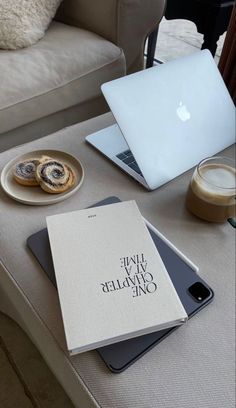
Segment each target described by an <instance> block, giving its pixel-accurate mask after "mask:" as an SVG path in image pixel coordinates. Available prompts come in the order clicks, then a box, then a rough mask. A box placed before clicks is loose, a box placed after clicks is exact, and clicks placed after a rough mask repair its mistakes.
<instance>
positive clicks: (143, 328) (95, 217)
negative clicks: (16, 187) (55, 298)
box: [47, 201, 187, 354]
mask: <svg viewBox="0 0 236 408" xmlns="http://www.w3.org/2000/svg"><path fill="white" fill-rule="evenodd" d="M47 227H48V233H49V239H50V246H51V252H52V256H53V263H54V268H55V274H56V280H57V287H58V292H59V298H60V304H61V310H62V316H63V322H64V328H65V334H66V341H67V347H68V350H69V352H70V353H71V354H76V353H81V352H84V351H88V350H91V349H95V348H97V347H101V346H105V345H108V344H112V343H116V342H118V341H121V340H126V339H129V338H132V337H137V336H140V335H143V334H147V333H151V332H154V331H157V330H161V329H164V328H168V327H172V326H176V325H178V324H182V323H183V322H185V321H186V320H187V314H186V311H185V309H184V308H183V306H182V303H181V301H180V299H179V297H178V295H177V293H176V291H175V288H174V286H173V284H172V282H171V280H170V278H169V275H168V273H167V271H166V269H165V266H164V264H163V262H162V260H161V258H160V255H159V253H158V251H157V249H156V247H155V245H154V243H153V241H152V238H151V236H150V234H149V232H148V230H147V227H146V225H145V222H144V220H143V218H142V216H141V214H140V212H139V209H138V207H137V205H136V203H135V201H126V202H121V203H116V204H110V205H108V206H101V207H95V208H89V209H86V210H80V211H74V212H70V213H66V214H60V215H55V216H50V217H48V218H47Z"/></svg>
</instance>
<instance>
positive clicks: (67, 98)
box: [0, 0, 165, 151]
mask: <svg viewBox="0 0 236 408" xmlns="http://www.w3.org/2000/svg"><path fill="white" fill-rule="evenodd" d="M164 5H165V1H164V0H96V1H94V0H64V1H63V2H62V3H61V6H60V7H59V9H58V12H57V14H56V16H55V18H54V20H53V21H52V23H51V25H50V26H49V28H48V30H47V32H46V34H45V36H44V37H43V39H42V40H40V41H39V42H38V43H36V44H35V45H33V46H31V47H28V48H24V49H19V50H16V51H7V50H0V151H4V150H6V149H8V148H10V147H12V146H15V145H19V144H22V143H25V142H28V141H30V140H33V139H37V138H40V137H42V136H45V135H47V134H50V133H52V132H55V131H56V130H58V129H61V128H63V127H66V126H69V125H71V124H74V123H76V122H80V121H83V120H86V119H88V118H90V117H94V116H97V115H99V114H101V113H103V112H105V111H106V110H108V106H107V105H106V103H105V100H104V98H103V96H102V95H101V90H100V86H101V84H102V83H104V82H107V81H110V80H112V79H115V78H118V77H121V76H123V75H125V74H127V73H132V72H135V71H138V70H140V69H142V68H143V64H144V58H143V52H144V45H145V40H146V38H147V36H148V35H149V33H150V32H152V31H153V30H154V29H155V28H156V27H157V26H158V24H159V22H160V20H161V17H162V15H163V10H164Z"/></svg>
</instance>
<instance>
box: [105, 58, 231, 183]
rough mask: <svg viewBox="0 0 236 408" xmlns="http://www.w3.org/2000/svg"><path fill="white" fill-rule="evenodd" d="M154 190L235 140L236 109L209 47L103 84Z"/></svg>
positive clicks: (114, 111) (117, 117) (125, 135)
mask: <svg viewBox="0 0 236 408" xmlns="http://www.w3.org/2000/svg"><path fill="white" fill-rule="evenodd" d="M102 92H103V94H104V96H105V98H106V100H107V102H108V104H109V106H110V108H111V110H112V113H113V114H114V116H115V118H116V121H117V123H118V125H119V127H120V129H121V132H122V134H123V136H124V137H125V139H126V141H127V143H128V145H129V147H130V149H131V151H132V153H133V155H134V157H135V159H136V161H137V163H138V165H139V167H140V169H141V171H142V173H143V176H144V178H145V180H146V182H147V184H148V186H149V187H150V188H151V189H155V188H157V187H159V186H160V185H162V184H164V183H166V182H168V181H169V180H171V179H173V178H174V177H176V176H178V175H179V174H181V173H183V172H185V171H186V170H188V169H190V168H191V167H193V166H195V165H196V164H197V163H198V162H199V161H200V160H202V159H203V158H205V157H208V156H212V155H214V154H216V153H217V152H219V151H220V150H222V149H224V148H226V147H228V146H229V145H231V144H233V143H234V141H235V140H234V138H235V107H234V104H233V101H232V99H231V97H230V95H229V93H228V90H227V88H226V86H225V84H224V82H223V79H222V77H221V75H220V73H219V71H218V68H217V66H216V64H215V62H214V60H213V58H212V56H211V54H210V52H209V51H208V50H204V51H199V52H196V53H194V54H191V55H189V56H187V57H182V58H178V59H176V60H173V61H170V62H167V63H165V64H163V65H160V66H156V67H153V68H149V69H147V70H143V71H140V72H137V73H135V74H131V75H128V76H126V77H122V78H119V79H116V80H113V81H111V82H108V83H105V84H103V85H102Z"/></svg>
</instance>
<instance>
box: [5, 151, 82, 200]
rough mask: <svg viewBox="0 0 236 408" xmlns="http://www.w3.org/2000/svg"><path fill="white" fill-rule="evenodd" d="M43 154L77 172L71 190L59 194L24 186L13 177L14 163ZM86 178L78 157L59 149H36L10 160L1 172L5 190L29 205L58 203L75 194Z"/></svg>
mask: <svg viewBox="0 0 236 408" xmlns="http://www.w3.org/2000/svg"><path fill="white" fill-rule="evenodd" d="M42 155H46V156H49V157H51V158H52V159H55V160H58V161H62V162H64V163H65V164H68V165H69V166H70V167H71V168H72V170H73V171H74V174H75V180H76V181H75V184H74V186H73V187H71V189H70V190H67V191H65V192H64V193H59V194H49V193H46V192H45V191H43V190H42V189H41V188H40V187H38V186H33V187H29V186H22V185H20V184H18V183H17V182H16V181H15V180H14V178H13V168H14V165H15V164H16V163H18V162H20V161H24V160H27V159H29V158H33V157H35V158H36V159H37V158H40V157H41V156H42ZM83 179H84V169H83V166H82V164H81V163H80V161H79V160H78V159H76V158H75V157H73V156H71V155H70V154H68V153H65V152H62V151H59V150H35V151H33V152H29V153H26V154H22V155H21V156H18V157H16V158H15V159H13V160H11V161H10V162H8V163H7V164H6V165H5V167H4V168H3V170H2V173H1V185H2V188H3V190H4V191H5V192H6V193H7V194H8V195H9V196H10V197H11V198H13V199H14V200H16V201H19V202H20V203H23V204H29V205H48V204H54V203H58V202H59V201H63V200H65V199H66V198H69V197H70V196H72V194H74V193H75V192H76V191H77V190H78V189H79V188H80V187H81V185H82V183H83Z"/></svg>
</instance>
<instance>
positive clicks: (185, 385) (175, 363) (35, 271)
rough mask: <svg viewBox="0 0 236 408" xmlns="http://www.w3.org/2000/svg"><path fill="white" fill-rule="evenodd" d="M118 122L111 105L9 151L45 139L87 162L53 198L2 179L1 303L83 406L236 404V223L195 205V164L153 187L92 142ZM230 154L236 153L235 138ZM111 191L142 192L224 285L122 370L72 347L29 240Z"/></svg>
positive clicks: (166, 229)
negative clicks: (37, 196) (190, 196)
mask: <svg viewBox="0 0 236 408" xmlns="http://www.w3.org/2000/svg"><path fill="white" fill-rule="evenodd" d="M113 122H114V119H113V117H112V115H111V114H105V115H102V116H100V117H97V118H94V119H91V120H89V121H86V122H83V123H80V124H78V125H74V126H71V127H69V128H66V129H63V130H61V131H59V132H57V133H55V134H53V135H50V136H47V137H44V138H42V139H40V140H36V141H34V142H31V143H28V144H25V145H23V146H20V147H17V148H14V149H11V150H9V151H6V152H4V153H1V154H0V171H1V169H2V168H3V166H4V165H5V164H6V163H7V162H8V161H9V160H10V159H12V158H14V157H15V156H16V155H20V154H22V153H25V152H28V151H31V150H36V149H44V148H47V149H58V150H64V151H66V152H68V153H71V154H73V155H75V156H77V157H78V158H79V159H80V160H81V162H82V164H83V166H84V168H85V181H84V184H83V186H82V188H81V189H80V190H79V191H78V192H77V193H76V194H75V195H74V196H72V197H70V198H69V199H68V200H66V201H63V202H61V203H58V204H54V205H51V206H44V207H33V206H27V205H23V204H20V203H18V202H16V201H13V200H12V199H11V198H9V197H8V196H7V195H6V194H5V193H4V192H3V191H2V189H0V309H1V310H2V311H3V312H5V313H7V314H9V315H10V316H11V317H13V318H14V319H15V320H16V321H17V322H18V323H19V324H20V325H21V327H22V328H23V329H24V330H25V331H26V332H27V333H28V335H29V336H30V338H31V339H32V340H33V342H34V343H35V345H36V346H37V347H38V349H39V351H40V352H41V354H42V355H43V357H44V358H45V360H46V361H47V363H48V365H49V366H50V368H51V370H52V371H53V372H54V374H55V375H56V377H57V378H58V380H59V381H60V382H61V384H62V386H63V387H64V389H65V391H66V392H67V394H68V395H69V397H70V398H71V400H72V401H73V403H74V405H75V406H76V407H80V408H87V407H104V408H133V407H140V408H141V407H142V408H152V407H153V408H154V407H155V408H157V407H161V408H164V407H165V408H173V407H175V408H185V407H186V408H189V407H194V408H195V407H197V408H207V407H209V408H210V407H214V408H222V407H225V408H231V407H232V408H233V407H234V406H235V404H234V402H235V401H234V397H235V394H234V361H235V359H234V317H235V311H234V310H235V308H234V299H235V295H234V293H235V292H234V288H235V286H234V285H235V270H234V268H235V258H234V244H235V230H234V229H233V228H232V227H231V226H230V225H229V224H228V223H226V224H223V225H222V224H219V225H217V224H209V223H206V222H204V221H201V220H198V219H197V218H195V217H193V216H192V215H190V214H188V213H187V211H186V210H185V207H184V198H185V192H186V189H187V185H188V182H189V179H190V175H191V171H190V172H187V173H185V174H183V175H182V176H180V177H178V178H176V179H175V180H173V181H171V182H170V183H168V184H166V185H164V186H162V187H160V188H159V189H158V190H156V191H153V192H147V191H146V190H145V189H144V188H143V187H142V186H141V185H139V184H137V183H136V182H135V181H133V180H132V179H131V178H129V177H128V176H127V175H125V174H124V173H122V172H121V171H120V170H119V169H118V168H116V167H115V166H114V165H113V164H111V163H110V162H109V161H108V160H106V159H105V158H104V157H103V156H101V155H100V154H99V153H98V152H96V151H95V150H93V149H92V148H91V146H89V145H87V144H86V143H85V141H84V138H85V136H86V135H87V134H89V133H91V132H93V131H96V130H99V129H102V128H103V127H105V126H108V125H110V124H112V123H113ZM224 155H226V156H229V157H232V156H233V148H232V147H231V148H228V149H226V150H225V151H224ZM111 195H116V196H118V197H120V198H121V199H122V200H127V199H135V200H136V201H137V203H138V205H139V208H140V210H141V212H142V214H143V215H144V217H145V218H147V219H148V220H149V221H150V222H151V223H153V224H154V225H155V226H156V227H157V228H158V229H159V230H160V231H161V232H162V233H163V234H164V235H165V236H166V237H167V238H168V239H169V240H171V241H172V242H173V243H174V244H175V245H176V246H177V247H178V248H179V249H180V250H181V251H183V252H184V253H185V254H186V255H187V256H188V257H189V258H190V259H191V260H192V261H193V262H194V263H196V264H197V265H198V266H199V268H200V274H201V276H202V277H203V278H204V279H205V280H206V281H207V282H208V283H209V284H210V285H211V286H212V288H213V289H214V291H215V300H214V302H213V303H212V304H211V305H209V306H208V307H207V308H205V309H204V310H202V311H201V312H200V313H199V314H198V315H196V316H195V317H193V318H192V319H191V320H190V321H189V322H188V323H187V325H186V326H184V327H181V328H179V329H178V330H176V331H175V332H174V333H173V334H172V335H171V336H169V337H168V338H166V339H165V340H164V341H163V342H162V343H160V344H159V345H158V346H157V347H155V348H154V349H152V350H151V351H150V352H148V353H147V354H146V355H145V356H144V357H142V358H141V359H140V360H139V361H137V362H136V363H135V364H134V365H132V366H131V367H130V368H129V369H128V370H126V371H125V372H123V373H122V374H112V373H111V372H110V371H109V370H108V369H107V368H106V366H105V364H104V363H103V361H102V360H101V359H100V357H99V355H98V353H97V352H96V351H92V352H88V353H83V354H80V355H77V356H74V357H69V356H68V354H67V352H66V346H65V336H64V330H63V324H62V319H61V313H60V306H59V301H58V296H57V292H56V290H55V288H54V287H53V285H52V284H51V282H50V281H49V280H48V278H47V277H46V275H45V274H44V272H43V271H42V269H41V268H40V266H39V265H38V263H37V262H36V260H35V259H34V257H33V255H32V254H31V253H30V252H29V250H28V249H27V247H26V238H27V237H28V236H29V235H30V234H33V233H34V232H36V231H38V230H40V229H42V228H44V227H45V217H46V216H47V215H50V214H56V213H61V212H67V211H71V210H76V209H81V208H84V207H87V206H89V205H91V204H93V203H94V202H96V201H99V200H102V199H104V198H106V197H108V196H111Z"/></svg>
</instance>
